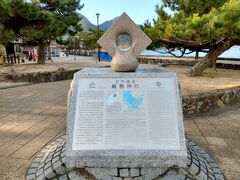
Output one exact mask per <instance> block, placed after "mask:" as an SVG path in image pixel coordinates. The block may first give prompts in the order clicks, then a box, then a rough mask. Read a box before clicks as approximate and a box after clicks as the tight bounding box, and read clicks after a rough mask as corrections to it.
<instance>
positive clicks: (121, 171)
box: [119, 169, 129, 177]
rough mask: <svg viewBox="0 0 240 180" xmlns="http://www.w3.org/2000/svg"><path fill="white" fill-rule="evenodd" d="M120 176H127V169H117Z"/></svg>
mask: <svg viewBox="0 0 240 180" xmlns="http://www.w3.org/2000/svg"><path fill="white" fill-rule="evenodd" d="M119 172H120V177H129V173H128V169H119Z"/></svg>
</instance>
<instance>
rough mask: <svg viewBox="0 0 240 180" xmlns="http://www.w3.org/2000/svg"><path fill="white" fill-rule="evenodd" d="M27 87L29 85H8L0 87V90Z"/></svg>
mask: <svg viewBox="0 0 240 180" xmlns="http://www.w3.org/2000/svg"><path fill="white" fill-rule="evenodd" d="M29 85H31V84H30V83H24V84H16V85H13V86H12V85H10V86H8V85H6V86H2V87H1V86H0V90H4V89H10V88H16V87H23V86H29Z"/></svg>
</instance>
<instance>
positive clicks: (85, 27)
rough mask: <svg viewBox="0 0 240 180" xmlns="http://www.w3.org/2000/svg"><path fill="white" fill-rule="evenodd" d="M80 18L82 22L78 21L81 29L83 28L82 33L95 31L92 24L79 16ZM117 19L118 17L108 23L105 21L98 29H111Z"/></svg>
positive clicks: (94, 26) (95, 27)
mask: <svg viewBox="0 0 240 180" xmlns="http://www.w3.org/2000/svg"><path fill="white" fill-rule="evenodd" d="M81 17H82V20H81V21H80V22H81V24H82V27H83V30H84V31H87V30H88V29H90V28H91V29H97V26H96V25H94V24H92V23H91V22H90V21H89V20H88V19H87V18H86V17H85V16H83V15H81ZM117 19H118V17H116V18H114V19H112V20H110V21H106V22H104V23H102V24H100V25H99V28H100V29H102V30H104V31H107V30H108V28H110V27H111V25H112V24H113V23H114V22H115V21H116V20H117Z"/></svg>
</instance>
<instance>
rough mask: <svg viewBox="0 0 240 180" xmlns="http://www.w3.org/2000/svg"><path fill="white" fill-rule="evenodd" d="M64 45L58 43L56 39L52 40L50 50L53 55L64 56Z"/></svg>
mask: <svg viewBox="0 0 240 180" xmlns="http://www.w3.org/2000/svg"><path fill="white" fill-rule="evenodd" d="M63 49H64V45H60V44H58V43H57V42H56V41H51V44H50V51H51V56H52V57H64V56H65V53H64V52H63Z"/></svg>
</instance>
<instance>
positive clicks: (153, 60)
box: [137, 56, 198, 66]
mask: <svg viewBox="0 0 240 180" xmlns="http://www.w3.org/2000/svg"><path fill="white" fill-rule="evenodd" d="M137 59H138V62H139V63H141V64H159V65H171V64H173V65H186V66H193V65H194V64H195V63H196V62H198V60H193V59H186V58H179V59H177V58H173V59H170V58H169V57H165V58H164V57H158V56H139V57H138V58H137Z"/></svg>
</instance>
